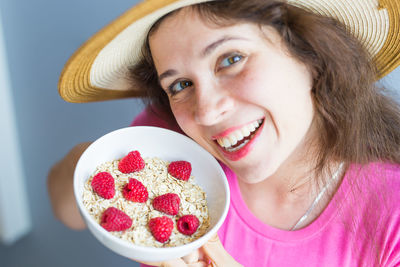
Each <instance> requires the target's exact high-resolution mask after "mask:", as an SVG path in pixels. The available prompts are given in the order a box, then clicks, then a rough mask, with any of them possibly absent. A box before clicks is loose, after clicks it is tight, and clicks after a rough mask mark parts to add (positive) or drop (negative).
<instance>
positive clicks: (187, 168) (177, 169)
mask: <svg viewBox="0 0 400 267" xmlns="http://www.w3.org/2000/svg"><path fill="white" fill-rule="evenodd" d="M191 172H192V165H191V164H190V162H187V161H184V160H180V161H173V162H171V163H170V164H169V165H168V173H169V174H171V175H172V176H174V177H175V178H177V179H180V180H183V181H187V180H189V178H190V173H191Z"/></svg>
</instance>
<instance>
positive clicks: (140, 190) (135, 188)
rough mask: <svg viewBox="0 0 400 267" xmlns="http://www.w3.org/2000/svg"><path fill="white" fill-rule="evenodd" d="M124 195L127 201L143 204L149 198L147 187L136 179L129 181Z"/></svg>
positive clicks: (123, 190) (123, 191) (123, 192)
mask: <svg viewBox="0 0 400 267" xmlns="http://www.w3.org/2000/svg"><path fill="white" fill-rule="evenodd" d="M122 195H123V196H124V197H125V198H126V199H127V200H130V201H133V202H141V203H143V202H146V201H147V199H148V197H149V193H148V192H147V189H146V187H145V186H144V185H143V184H142V183H141V182H140V181H139V180H136V179H135V178H131V179H129V182H128V183H127V184H126V185H125V186H124V188H123V189H122Z"/></svg>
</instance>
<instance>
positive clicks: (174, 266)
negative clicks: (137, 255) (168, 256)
mask: <svg viewBox="0 0 400 267" xmlns="http://www.w3.org/2000/svg"><path fill="white" fill-rule="evenodd" d="M138 262H140V263H142V264H146V265H150V266H160V267H186V266H187V265H186V263H185V262H184V261H183V260H182V259H181V258H178V259H173V260H169V261H163V262H148V261H138Z"/></svg>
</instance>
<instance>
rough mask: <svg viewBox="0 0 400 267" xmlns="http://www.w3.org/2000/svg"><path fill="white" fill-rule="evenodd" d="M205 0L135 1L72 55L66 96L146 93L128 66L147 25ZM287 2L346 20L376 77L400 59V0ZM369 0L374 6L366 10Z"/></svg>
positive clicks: (62, 83) (79, 99)
mask: <svg viewBox="0 0 400 267" xmlns="http://www.w3.org/2000/svg"><path fill="white" fill-rule="evenodd" d="M206 1H212V0H165V1H159V0H147V1H144V2H142V3H140V4H138V5H136V6H134V7H132V8H131V9H129V10H128V11H126V12H125V13H124V14H122V15H121V16H120V17H118V18H117V19H115V20H114V21H113V22H111V23H110V24H109V25H107V26H106V27H104V28H103V29H102V30H100V31H99V32H97V33H96V34H95V35H93V36H92V37H91V38H90V39H89V40H88V41H86V42H85V43H84V44H83V45H82V46H81V47H80V48H79V49H78V50H77V51H76V52H75V53H74V54H73V55H72V57H71V58H70V59H69V60H68V62H67V63H66V65H65V67H64V69H63V71H62V73H61V76H60V80H59V84H58V89H59V93H60V95H61V97H62V98H63V99H64V100H66V101H68V102H75V103H84V102H93V101H104V100H112V99H121V98H128V97H143V96H145V95H146V93H145V89H144V88H139V87H135V86H134V82H133V81H130V80H129V78H127V70H128V68H129V67H130V66H132V65H133V64H134V63H135V62H136V60H137V59H138V58H139V57H140V49H141V45H140V44H141V43H143V40H144V39H145V38H146V36H147V32H148V29H149V28H150V27H151V26H152V25H153V23H154V22H155V21H156V20H158V19H159V18H160V17H162V16H163V15H165V14H167V13H169V12H171V11H173V10H176V9H178V8H181V7H184V6H187V5H192V4H197V3H201V2H206ZM288 2H289V3H291V4H295V5H297V6H300V7H302V8H305V9H308V10H310V11H312V12H315V13H319V14H323V15H326V16H331V17H334V18H336V19H338V20H339V21H341V22H342V23H344V24H345V25H346V26H347V28H348V30H349V32H351V33H352V34H355V35H356V37H357V38H359V39H360V40H361V41H362V43H364V44H365V46H366V47H367V49H368V50H369V51H370V53H371V55H372V57H373V60H374V62H375V64H376V67H377V70H378V77H376V78H377V79H379V78H381V77H383V76H385V75H387V74H388V73H390V72H391V71H392V70H394V69H395V68H396V67H397V66H399V65H400V0H380V1H379V5H378V6H377V5H376V2H377V1H375V0H371V1H368V3H367V1H365V3H364V2H363V3H361V4H360V3H358V4H359V5H362V6H360V7H357V6H356V5H357V2H359V1H352V3H354V6H353V7H349V6H348V5H344V4H343V2H344V1H343V0H341V1H339V0H325V1H321V2H319V1H311V0H310V1H309V0H302V1H298V0H289V1H288ZM374 3H375V5H374ZM368 5H369V7H370V8H371V10H366V11H365V10H363V9H366V7H368ZM357 8H358V9H357ZM360 10H361V11H360ZM132 33H135V34H132Z"/></svg>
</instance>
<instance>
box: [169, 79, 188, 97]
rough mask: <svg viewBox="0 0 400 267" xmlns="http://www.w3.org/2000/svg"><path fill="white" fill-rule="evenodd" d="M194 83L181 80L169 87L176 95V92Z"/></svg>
mask: <svg viewBox="0 0 400 267" xmlns="http://www.w3.org/2000/svg"><path fill="white" fill-rule="evenodd" d="M192 84H193V83H192V82H191V81H179V82H176V83H173V84H171V86H170V87H169V91H170V93H171V94H172V95H174V94H176V93H179V92H180V91H182V90H183V89H185V88H186V87H189V86H192Z"/></svg>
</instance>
